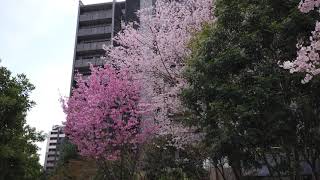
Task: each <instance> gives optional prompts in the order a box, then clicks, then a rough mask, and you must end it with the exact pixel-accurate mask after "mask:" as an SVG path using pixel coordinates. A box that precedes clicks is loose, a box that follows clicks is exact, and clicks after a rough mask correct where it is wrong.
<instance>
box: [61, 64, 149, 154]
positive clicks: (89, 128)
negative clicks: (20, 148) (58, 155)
mask: <svg viewBox="0 0 320 180" xmlns="http://www.w3.org/2000/svg"><path fill="white" fill-rule="evenodd" d="M91 71H92V74H91V75H90V76H89V78H88V79H84V78H83V77H82V76H81V75H78V76H77V77H76V82H77V86H78V87H77V88H75V89H73V91H72V96H71V97H70V98H69V99H68V100H67V101H65V100H63V105H64V106H63V107H64V111H65V113H66V114H67V121H66V124H65V125H66V127H65V133H66V135H67V136H68V138H69V139H70V140H71V142H72V143H74V144H75V145H77V147H78V149H79V151H80V154H81V155H83V156H88V157H92V158H103V159H108V160H117V159H118V158H119V155H120V153H121V151H122V150H123V149H124V148H131V149H132V150H134V149H135V148H136V147H137V146H138V145H139V144H141V143H143V142H144V141H145V140H146V137H147V136H149V134H150V133H151V131H152V127H151V126H149V125H148V124H147V123H146V122H145V121H142V120H141V118H142V117H143V116H147V115H148V111H147V110H148V104H144V103H143V102H142V100H141V94H140V91H141V88H140V85H139V82H138V81H137V80H133V79H132V77H131V76H130V75H129V74H128V71H127V70H126V69H123V70H121V71H116V70H114V69H112V68H111V67H109V66H105V67H104V68H93V67H91Z"/></svg>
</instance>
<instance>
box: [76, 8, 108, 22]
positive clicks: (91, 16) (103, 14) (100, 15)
mask: <svg viewBox="0 0 320 180" xmlns="http://www.w3.org/2000/svg"><path fill="white" fill-rule="evenodd" d="M107 18H112V10H108V11H96V12H91V13H87V14H83V15H80V21H93V20H98V19H107Z"/></svg>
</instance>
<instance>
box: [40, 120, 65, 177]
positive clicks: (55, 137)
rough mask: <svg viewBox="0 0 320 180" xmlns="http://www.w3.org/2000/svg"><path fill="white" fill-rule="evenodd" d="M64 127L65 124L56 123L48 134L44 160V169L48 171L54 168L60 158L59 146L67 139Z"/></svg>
mask: <svg viewBox="0 0 320 180" xmlns="http://www.w3.org/2000/svg"><path fill="white" fill-rule="evenodd" d="M63 129H64V127H63V126H60V125H55V126H53V127H52V130H51V131H50V132H49V134H48V136H47V148H46V156H45V161H44V170H45V171H47V172H48V171H51V170H53V169H54V167H55V165H56V164H57V162H58V160H59V156H60V149H59V147H60V145H61V143H62V142H63V140H64V139H65V134H64V132H63Z"/></svg>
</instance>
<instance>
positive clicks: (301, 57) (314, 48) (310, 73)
mask: <svg viewBox="0 0 320 180" xmlns="http://www.w3.org/2000/svg"><path fill="white" fill-rule="evenodd" d="M319 6H320V0H302V1H301V2H300V4H299V10H300V11H301V12H303V13H308V12H309V11H311V10H314V9H315V8H317V7H319ZM309 39H310V45H308V46H303V45H302V43H298V44H297V48H298V51H297V58H296V59H295V60H294V61H285V62H284V63H283V64H281V65H280V66H281V67H283V68H284V69H289V70H290V73H295V72H302V73H306V75H305V77H304V79H303V80H302V81H301V82H302V83H303V84H305V83H308V82H309V81H310V80H311V79H312V78H313V77H314V76H316V75H318V74H320V68H319V63H320V58H319V52H320V22H316V26H315V30H314V31H312V36H310V38H309Z"/></svg>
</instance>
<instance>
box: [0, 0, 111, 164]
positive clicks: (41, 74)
mask: <svg viewBox="0 0 320 180" xmlns="http://www.w3.org/2000/svg"><path fill="white" fill-rule="evenodd" d="M108 1H112V0H83V1H82V2H83V3H84V4H92V3H99V2H108ZM77 8H78V1H77V0H1V3H0V25H1V26H0V58H1V59H2V62H1V65H2V66H5V67H8V68H9V70H11V71H12V72H13V73H14V74H17V73H24V74H26V75H27V77H28V78H29V79H30V81H31V83H32V84H34V85H35V86H36V90H34V92H33V93H32V95H31V98H32V99H33V100H34V101H35V102H36V103H37V105H36V106H35V107H34V108H33V109H32V110H31V111H30V112H28V116H27V122H28V124H30V125H31V126H33V127H36V128H37V130H42V131H44V132H46V133H47V132H49V131H50V129H51V128H52V126H53V125H56V124H61V123H62V121H64V119H65V115H64V113H63V112H62V108H61V105H60V103H59V97H60V94H61V95H63V96H67V95H68V94H69V88H70V82H71V70H72V60H73V50H74V41H75V39H74V38H75V31H76V19H77ZM45 146H46V142H43V143H39V147H40V148H41V151H40V152H39V153H40V154H41V156H40V163H41V164H43V163H44V155H45Z"/></svg>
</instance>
